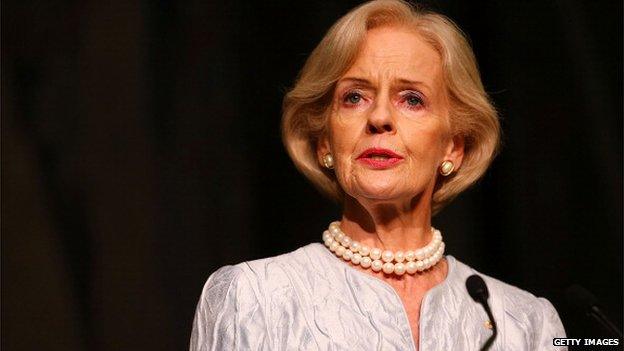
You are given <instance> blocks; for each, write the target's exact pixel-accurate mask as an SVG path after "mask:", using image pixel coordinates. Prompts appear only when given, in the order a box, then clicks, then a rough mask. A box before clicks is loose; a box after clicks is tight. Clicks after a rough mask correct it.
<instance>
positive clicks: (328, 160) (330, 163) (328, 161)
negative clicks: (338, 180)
mask: <svg viewBox="0 0 624 351" xmlns="http://www.w3.org/2000/svg"><path fill="white" fill-rule="evenodd" d="M323 165H324V166H325V168H327V169H332V168H334V156H332V154H325V156H323Z"/></svg>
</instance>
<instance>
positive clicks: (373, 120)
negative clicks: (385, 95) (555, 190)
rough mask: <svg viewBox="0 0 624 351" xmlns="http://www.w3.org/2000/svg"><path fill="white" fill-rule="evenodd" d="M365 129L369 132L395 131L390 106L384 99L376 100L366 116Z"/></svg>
mask: <svg viewBox="0 0 624 351" xmlns="http://www.w3.org/2000/svg"><path fill="white" fill-rule="evenodd" d="M366 130H367V132H368V133H370V134H380V133H394V132H395V131H396V127H395V122H394V118H393V116H392V108H391V106H390V104H389V102H388V101H386V100H385V99H382V100H378V101H377V102H376V104H375V108H374V109H373V110H372V111H371V112H370V114H369V116H368V121H367V126H366Z"/></svg>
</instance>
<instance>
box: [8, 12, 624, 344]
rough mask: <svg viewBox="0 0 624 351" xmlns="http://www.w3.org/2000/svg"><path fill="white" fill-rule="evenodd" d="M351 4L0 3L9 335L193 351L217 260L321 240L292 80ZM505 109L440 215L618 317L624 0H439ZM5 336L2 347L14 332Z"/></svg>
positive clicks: (506, 265) (492, 258)
mask: <svg viewBox="0 0 624 351" xmlns="http://www.w3.org/2000/svg"><path fill="white" fill-rule="evenodd" d="M357 3H358V2H356V1H303V2H292V1H269V2H263V1H257V2H251V1H249V2H244V1H199V0H198V1H180V2H172V1H164V0H163V1H143V2H132V1H119V0H112V1H43V0H41V1H17V0H14V1H3V2H2V11H1V12H2V222H1V223H2V322H1V325H2V345H1V346H2V348H3V349H4V350H35V349H41V348H42V347H44V346H45V347H44V348H45V349H47V350H84V349H89V350H174V349H176V350H181V349H185V348H187V345H188V338H189V334H190V329H191V323H192V319H193V314H194V309H195V305H196V303H197V299H198V297H199V293H200V291H201V288H202V285H203V283H204V282H205V280H206V278H207V277H208V275H209V274H210V273H211V272H213V271H214V270H215V269H216V268H217V267H219V266H221V265H224V264H231V263H237V262H240V261H242V260H250V259H255V258H260V257H266V256H272V255H277V254H280V253H284V252H287V251H290V250H293V249H295V248H297V247H299V246H302V245H305V244H307V243H310V242H313V241H320V235H321V232H322V231H323V230H324V229H325V228H326V226H327V225H328V223H329V222H330V221H331V220H334V219H336V218H338V216H339V213H340V211H339V209H338V208H337V207H336V206H334V205H332V204H331V203H330V202H329V201H328V200H326V199H324V198H323V197H321V196H320V195H319V194H317V192H316V191H315V190H314V189H313V188H312V186H311V185H309V184H308V183H307V181H306V180H305V179H304V178H303V177H302V176H301V175H299V174H298V173H297V171H296V170H295V168H294V167H293V165H292V163H291V162H290V160H289V158H288V156H287V154H286V153H285V151H284V149H283V147H282V145H281V139H280V132H279V121H280V106H281V99H282V97H283V94H284V92H285V90H286V89H287V88H288V87H289V86H291V85H292V84H293V80H294V78H295V76H296V73H297V71H298V69H299V68H300V67H301V66H302V64H303V62H304V60H305V58H306V57H307V55H308V54H309V53H310V52H311V50H312V49H313V47H314V46H315V45H316V44H317V43H318V42H319V40H320V39H321V37H322V36H323V34H324V33H325V31H326V30H327V29H328V28H329V26H330V25H331V24H332V23H333V22H335V21H336V20H337V19H338V18H339V17H340V16H341V15H342V14H344V13H345V12H346V11H347V10H348V9H350V8H352V7H353V6H354V5H356V4H357ZM426 3H427V4H429V5H430V6H431V7H432V8H433V9H437V10H438V11H441V12H442V13H444V14H446V15H448V16H450V17H451V18H453V19H454V20H455V21H456V22H457V23H458V24H459V25H460V26H461V27H462V28H463V29H464V30H465V31H466V33H467V34H468V35H469V37H470V38H471V40H472V42H473V45H474V49H475V52H476V55H477V58H478V60H479V64H480V67H481V72H482V77H483V80H484V82H485V85H486V89H487V91H488V92H490V93H491V95H492V98H493V100H494V101H495V103H496V105H497V107H498V109H499V111H500V114H501V118H502V125H503V131H504V139H503V145H504V146H503V149H502V153H501V155H500V156H499V157H498V158H497V159H496V161H495V162H494V164H493V166H492V168H491V169H490V171H489V172H488V174H487V175H486V176H485V178H484V179H483V180H482V181H481V182H480V183H479V184H478V185H477V186H476V187H474V188H472V189H471V190H469V191H467V192H466V193H464V194H462V195H461V196H460V197H459V198H458V199H457V200H456V201H455V202H454V203H453V204H451V205H450V206H449V207H448V208H447V209H446V210H444V211H443V212H442V213H441V214H440V215H439V216H437V217H436V218H435V220H434V224H435V225H436V226H437V227H439V228H440V229H441V230H442V232H443V233H444V235H445V241H446V242H447V245H448V246H447V247H448V250H447V252H448V253H449V254H452V255H454V256H455V257H458V258H459V259H460V260H462V261H464V262H465V263H467V264H469V265H472V266H473V267H475V268H476V269H478V270H480V271H482V272H483V273H486V274H488V275H490V276H493V277H496V278H499V279H501V280H503V281H506V282H508V283H511V284H514V285H517V286H520V287H522V288H524V289H526V290H528V291H530V292H532V293H534V294H536V295H540V296H544V297H546V298H548V299H549V300H550V301H552V302H553V304H554V305H555V306H556V308H557V309H558V311H559V313H560V315H561V317H562V319H563V322H564V325H565V327H566V330H567V332H568V334H569V335H570V336H593V337H597V336H603V335H604V334H603V333H601V332H600V330H599V329H598V328H596V327H595V326H594V325H593V324H592V323H591V321H588V320H587V319H586V318H584V316H583V315H582V314H580V313H576V312H574V310H573V309H572V308H570V306H568V304H567V303H566V300H565V299H564V294H563V292H564V290H565V288H566V287H567V286H569V285H571V284H573V283H577V284H581V285H583V286H585V287H586V288H588V289H589V290H590V291H592V292H593V293H594V294H595V295H596V296H598V298H599V299H600V300H601V301H602V303H603V306H604V308H605V310H606V311H607V313H608V314H609V315H610V316H611V317H612V318H613V319H614V321H615V322H616V324H618V326H621V325H622V3H621V1H554V0H547V1H537V0H536V1H505V2H500V1H485V2H473V1H429V2H426ZM5 347H6V348H5Z"/></svg>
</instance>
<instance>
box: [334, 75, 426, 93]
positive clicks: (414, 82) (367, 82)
mask: <svg viewBox="0 0 624 351" xmlns="http://www.w3.org/2000/svg"><path fill="white" fill-rule="evenodd" d="M394 82H395V84H398V85H401V86H419V87H424V88H425V89H427V90H431V88H430V87H429V85H427V83H425V82H423V81H419V80H411V79H407V78H397V79H395V80H394ZM341 83H356V84H359V85H363V86H367V87H370V86H373V85H374V84H373V83H372V82H371V81H370V80H368V79H366V78H361V77H351V76H347V77H343V78H340V80H338V84H341Z"/></svg>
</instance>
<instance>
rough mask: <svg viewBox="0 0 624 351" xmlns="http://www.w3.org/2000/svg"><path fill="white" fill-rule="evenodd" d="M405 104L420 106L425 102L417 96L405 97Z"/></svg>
mask: <svg viewBox="0 0 624 351" xmlns="http://www.w3.org/2000/svg"><path fill="white" fill-rule="evenodd" d="M405 102H407V104H408V105H410V106H419V105H422V104H423V100H422V99H421V98H420V96H417V95H408V96H406V97H405Z"/></svg>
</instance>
